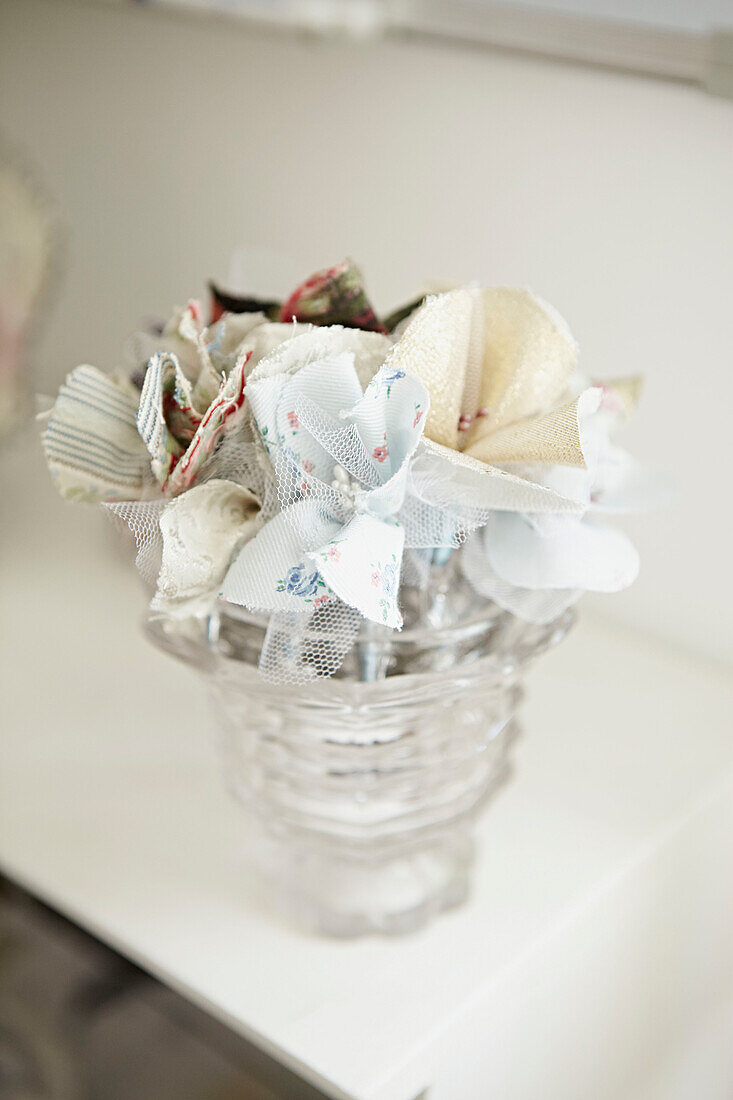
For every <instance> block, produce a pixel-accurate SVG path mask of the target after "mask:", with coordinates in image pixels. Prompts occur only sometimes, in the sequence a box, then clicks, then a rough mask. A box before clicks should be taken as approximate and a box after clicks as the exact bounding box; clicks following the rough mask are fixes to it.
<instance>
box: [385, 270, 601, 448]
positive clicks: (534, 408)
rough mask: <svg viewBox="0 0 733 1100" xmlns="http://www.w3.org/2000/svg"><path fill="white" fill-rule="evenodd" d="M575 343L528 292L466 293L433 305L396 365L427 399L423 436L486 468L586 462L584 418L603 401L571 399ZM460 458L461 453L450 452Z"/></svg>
mask: <svg viewBox="0 0 733 1100" xmlns="http://www.w3.org/2000/svg"><path fill="white" fill-rule="evenodd" d="M576 363H577V346H576V343H575V341H574V339H573V337H572V335H571V333H570V331H569V329H568V327H567V325H566V324H565V322H564V321H563V319H562V318H561V317H560V316H559V314H558V313H556V312H555V310H553V309H552V307H551V306H548V305H546V304H545V303H544V302H542V301H540V299H538V298H535V297H534V295H532V294H531V293H530V292H529V291H527V290H517V289H512V288H509V287H496V288H493V289H490V290H478V289H469V288H461V289H459V290H453V291H450V292H448V293H447V294H441V295H439V296H438V297H436V298H432V299H429V300H428V301H427V302H426V304H425V305H424V306H423V308H422V309H421V310H420V312H419V313H418V314H417V316H416V317H415V319H414V320H413V321H412V323H411V324H410V325H409V326H408V327H407V329H406V330H405V333H404V335H403V336H402V339H401V340H400V341H399V343H398V344H397V345H396V347H395V349H394V352H393V354H392V356H391V357H390V365H391V366H393V367H395V368H398V369H402V370H406V371H409V372H410V373H411V374H414V375H416V376H417V377H418V378H419V379H420V380H421V381H422V382H423V383H424V385H425V386H426V388H427V390H428V392H429V394H430V412H429V413H428V417H427V423H426V425H425V437H426V439H427V440H428V441H431V443H432V445H433V447H432V449H433V450H434V451H436V452H437V453H441V452H444V451H445V450H448V451H453V452H458V453H459V454H461V455H464V456H465V461H464V463H463V464H464V465H465V466H467V467H468V466H470V465H471V463H470V462H469V461H468V460H469V459H474V460H476V461H478V462H480V463H483V464H485V465H486V466H488V467H495V466H496V465H498V464H504V463H507V462H533V463H538V462H540V463H551V464H557V463H560V464H563V465H571V466H584V465H585V458H584V455H583V450H582V447H581V443H580V426H579V419H580V417H581V416H582V415H584V414H585V413H586V412H590V411H592V410H593V409H594V408H597V402H598V398H597V397H590V396H586V395H585V394H581V395H580V396H579V397H576V398H572V399H567V400H564V396H565V393H566V391H567V387H568V383H569V380H570V378H571V376H572V374H573V372H574V371H575V368H576ZM451 457H452V458H453V461H455V460H456V456H455V455H452V456H451Z"/></svg>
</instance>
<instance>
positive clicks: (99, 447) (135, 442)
mask: <svg viewBox="0 0 733 1100" xmlns="http://www.w3.org/2000/svg"><path fill="white" fill-rule="evenodd" d="M136 412H137V395H136V393H135V392H134V391H133V390H132V389H130V390H127V389H125V388H124V387H123V386H122V385H121V384H120V383H118V382H116V381H114V380H113V379H111V378H109V377H108V376H107V375H106V374H103V373H102V371H100V370H97V368H96V367H91V366H88V365H84V366H81V367H77V368H76V370H73V371H72V372H71V374H69V375H68V377H67V379H66V382H65V383H64V385H62V387H61V389H60V391H59V396H58V398H57V400H56V404H55V405H54V407H53V410H52V411H51V414H50V416H49V418H48V421H47V423H46V427H45V429H44V432H43V435H42V442H43V449H44V452H45V455H46V461H47V462H48V466H49V470H50V471H51V476H52V477H53V480H54V482H55V484H56V487H57V488H58V490H59V492H60V493H61V495H62V496H64V497H67V498H68V499H74V500H87V501H92V502H96V501H104V500H107V501H115V500H137V499H139V498H140V496H141V495H142V491H143V487H144V483H145V475H146V473H147V472H148V471H149V469H150V465H149V459H148V455H147V452H146V449H145V445H144V444H143V442H142V440H141V439H140V436H139V434H138V431H137V424H136V421H135V414H136Z"/></svg>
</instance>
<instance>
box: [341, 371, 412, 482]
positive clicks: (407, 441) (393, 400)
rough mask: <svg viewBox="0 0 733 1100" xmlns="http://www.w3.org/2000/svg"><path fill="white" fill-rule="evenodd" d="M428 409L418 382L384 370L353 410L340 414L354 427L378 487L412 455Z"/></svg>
mask: <svg viewBox="0 0 733 1100" xmlns="http://www.w3.org/2000/svg"><path fill="white" fill-rule="evenodd" d="M429 407H430V396H429V394H428V391H427V390H426V388H425V386H424V385H423V384H422V382H421V381H420V380H419V379H417V378H415V377H414V376H413V375H411V374H406V373H405V371H403V370H399V369H396V368H394V367H390V366H384V367H382V368H381V369H380V370H379V371H378V372H377V374H375V376H374V378H373V379H372V380H371V382H370V383H369V385H368V386H367V389H366V392H365V394H364V396H363V397H362V398H361V400H360V401H358V403H357V404H355V405H354V407H353V409H351V411H350V412H349V413H342V417H344V418H347V419H348V420H349V421H351V422H353V423H354V424H356V426H357V428H358V431H359V436H360V438H361V440H362V442H363V444H364V447H365V449H366V451H367V453H368V454H369V456H370V458H371V460H372V463H373V466H374V470H375V472H376V474H377V475H378V477H379V482H380V483H381V484H384V483H385V482H387V481H389V479H390V478H391V477H393V476H394V474H395V473H396V472H397V471H398V470H399V469H400V467H401V466H403V465H404V463H405V462H406V461H407V460H408V459H409V458H410V457H411V456H412V455H413V454H414V452H415V449H416V447H417V444H418V442H419V440H420V437H421V436H422V433H423V427H424V425H425V417H426V415H427V412H428V409H429Z"/></svg>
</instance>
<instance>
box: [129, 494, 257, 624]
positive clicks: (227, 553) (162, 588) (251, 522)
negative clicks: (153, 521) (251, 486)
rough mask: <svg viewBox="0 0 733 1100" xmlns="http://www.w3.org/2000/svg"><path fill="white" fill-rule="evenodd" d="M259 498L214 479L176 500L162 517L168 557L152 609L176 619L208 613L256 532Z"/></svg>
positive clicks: (164, 544) (161, 527)
mask: <svg viewBox="0 0 733 1100" xmlns="http://www.w3.org/2000/svg"><path fill="white" fill-rule="evenodd" d="M259 511H260V505H259V501H258V500H257V498H256V497H255V496H254V495H253V494H252V493H250V492H249V490H248V489H245V488H243V487H242V486H241V485H236V484H235V483H234V482H232V481H222V480H218V479H214V480H212V481H207V482H204V484H203V485H197V486H195V487H194V488H193V489H189V490H188V492H186V493H183V494H182V495H181V496H179V497H176V498H175V499H174V500H172V501H171V502H170V503H169V504H168V505H167V506H166V508H165V509H164V511H163V513H162V515H161V517H160V530H161V533H162V536H163V558H162V564H161V569H160V574H159V577H158V590H157V592H156V594H155V597H154V599H153V602H152V605H151V606H152V607H153V608H154V609H155V610H158V611H165V612H166V613H167V614H173V615H180V616H183V615H197V614H206V612H207V611H208V610H209V608H210V606H211V602H212V601H213V600H214V599H215V598H216V596H217V595H218V592H219V588H220V586H221V582H222V580H223V578H224V574H225V573H226V570H227V568H228V566H229V562H230V561H231V558H232V555H233V554H234V553H235V551H236V550H238V549H239V547H241V546H242V544H243V543H245V542H246V541H247V540H248V539H250V538H252V536H253V535H254V534H255V533H256V531H257V529H258V527H259Z"/></svg>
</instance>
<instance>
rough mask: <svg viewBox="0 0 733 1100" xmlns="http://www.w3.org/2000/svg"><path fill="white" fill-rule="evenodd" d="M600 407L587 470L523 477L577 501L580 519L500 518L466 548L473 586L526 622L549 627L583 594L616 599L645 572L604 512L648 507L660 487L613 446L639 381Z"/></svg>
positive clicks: (613, 387) (606, 392)
mask: <svg viewBox="0 0 733 1100" xmlns="http://www.w3.org/2000/svg"><path fill="white" fill-rule="evenodd" d="M597 393H598V394H599V395H600V399H599V403H598V407H597V408H596V409H595V410H594V411H593V412H592V413H591V414H590V415H588V416H587V417H585V418H584V420H583V422H582V430H581V442H582V448H583V453H584V454H585V455H586V467H585V468H573V467H569V466H566V467H563V466H559V465H558V466H554V467H542V466H527V467H524V468H523V473H524V475H525V476H527V477H529V478H532V479H533V480H536V481H537V482H538V483H540V484H543V485H545V486H547V487H550V488H553V489H555V490H556V491H558V492H561V493H562V494H564V495H565V496H568V497H572V498H574V499H576V500H577V501H578V503H579V504H580V505H582V508H583V511H582V513H581V514H579V515H556V516H538V515H528V514H511V515H510V514H508V513H501V512H496V513H494V514H493V515H492V516H491V517H490V519H489V522H488V523H487V524H486V527H485V528H484V529H483V530H482V531H481V532H480V533H478V534H477V535H475V536H474V537H473V538H472V539H471V540H470V541H469V543H468V545H467V546H466V548H465V551H464V556H463V568H464V572H465V573H466V575H467V576H468V578H469V580H470V581H471V583H472V584H473V586H474V587H475V588H476V589H477V590H478V591H479V592H480V593H481V594H482V595H485V596H487V597H489V598H491V599H493V600H495V602H497V603H498V604H499V605H500V606H501V607H504V608H505V609H506V610H508V611H512V612H513V613H514V614H517V615H519V616H520V617H521V618H524V619H529V620H530V621H534V622H549V621H550V620H551V619H553V618H556V617H557V615H558V614H560V613H561V612H562V611H563V610H564V609H565V608H566V607H568V606H570V605H571V604H572V603H574V602H575V601H576V600H577V599H578V598H579V596H580V595H582V593H583V592H584V591H596V592H616V591H619V590H620V589H622V588H626V587H628V586H629V585H630V584H631V583H632V582H633V581H634V580H635V579H636V575H637V573H638V569H639V558H638V554H637V552H636V550H635V548H634V547H633V545H632V544H631V542H630V541H629V539H628V538H627V537H626V535H625V534H623V532H621V531H617V530H615V529H614V528H613V527H611V526H609V525H608V524H606V523H604V522H603V514H604V513H609V512H611V513H617V512H623V511H634V510H636V509H637V508H640V507H647V506H648V505H649V503H650V502H651V501H652V500H653V499H654V498H655V497H657V496H659V490H660V488H661V486H660V484H659V483H658V482H655V480H654V479H652V478H650V477H648V476H647V475H646V474H645V473H644V472H643V471H642V470H641V468H640V467H639V466H638V464H637V463H635V462H634V461H633V460H632V459H631V458H630V456H629V455H627V454H626V453H625V452H624V451H622V450H621V449H620V448H619V447H617V446H616V445H615V444H614V443H613V442H612V437H613V435H614V433H615V432H616V431H617V430H618V428H619V427H620V426H621V424H622V422H623V421H624V420H625V419H626V417H627V415H628V414H629V412H630V411H631V409H632V408H633V406H634V405H635V403H636V398H637V393H638V383H637V381H636V380H633V379H632V380H629V381H624V382H619V383H616V384H610V385H604V386H602V387H598V388H597Z"/></svg>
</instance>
